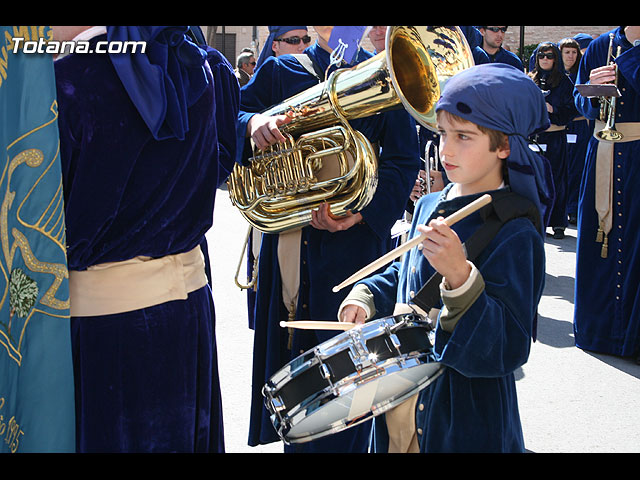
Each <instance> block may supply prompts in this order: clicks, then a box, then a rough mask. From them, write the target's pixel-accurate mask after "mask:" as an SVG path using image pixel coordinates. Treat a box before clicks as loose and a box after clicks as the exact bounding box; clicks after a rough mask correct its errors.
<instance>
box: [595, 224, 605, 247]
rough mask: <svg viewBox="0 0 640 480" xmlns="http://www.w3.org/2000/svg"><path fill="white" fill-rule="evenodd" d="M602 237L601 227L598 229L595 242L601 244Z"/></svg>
mask: <svg viewBox="0 0 640 480" xmlns="http://www.w3.org/2000/svg"><path fill="white" fill-rule="evenodd" d="M603 236H604V232H603V230H602V227H598V233H597V234H596V242H597V243H602V237H603Z"/></svg>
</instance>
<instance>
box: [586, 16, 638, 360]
mask: <svg viewBox="0 0 640 480" xmlns="http://www.w3.org/2000/svg"><path fill="white" fill-rule="evenodd" d="M639 29H640V27H637V26H635V27H629V26H621V27H617V28H615V29H613V30H612V31H611V32H607V33H605V34H603V35H601V36H599V37H598V38H596V39H594V40H593V42H591V44H590V45H589V48H588V49H587V50H586V52H585V53H584V56H583V57H582V61H581V62H580V68H579V70H578V76H577V79H576V84H587V83H591V84H600V83H608V82H611V81H613V80H614V79H615V75H614V74H613V73H612V67H607V66H606V65H607V64H608V63H609V61H610V59H608V58H607V53H608V48H609V33H611V34H612V35H613V45H612V47H613V48H612V53H613V55H614V56H615V55H616V52H617V49H618V47H620V48H621V50H620V55H618V56H617V57H616V60H615V63H616V65H617V68H618V81H617V86H618V90H619V91H620V93H621V95H622V96H621V97H620V98H618V100H617V102H616V108H615V128H616V130H618V131H619V132H621V133H623V135H624V138H623V139H622V141H620V142H616V143H611V142H605V141H599V140H598V139H597V138H595V137H592V138H591V140H590V142H589V146H588V148H587V158H586V163H585V167H584V168H585V172H584V175H583V177H582V184H581V189H580V191H581V197H580V200H579V203H578V241H577V247H576V262H577V264H576V282H575V306H574V333H575V341H576V346H577V347H578V348H581V349H583V350H587V351H593V352H600V353H605V354H610V355H617V356H622V357H627V356H634V357H636V358H637V357H638V355H639V353H640V352H639V350H640V305H639V304H638V298H639V296H640V237H639V236H638V228H637V226H638V224H639V222H640V202H638V185H640V162H639V161H638V160H639V159H640V141H639V140H640V132H639V131H638V122H640V70H639V66H640V41H638V38H639V37H640V35H639V33H638V30H639ZM574 98H575V103H576V106H577V108H578V111H580V112H581V113H582V114H583V115H584V116H585V117H586V118H588V119H591V120H595V121H596V126H595V131H596V132H597V131H599V130H601V129H602V128H603V122H602V121H600V119H599V113H600V104H599V102H598V99H597V98H588V97H583V96H582V95H581V94H580V92H578V90H577V89H576V90H575V91H574ZM600 165H602V166H603V170H604V171H603V172H602V173H599V169H598V166H600ZM609 165H610V166H609ZM606 172H610V173H606ZM607 192H610V193H607ZM601 199H602V200H601Z"/></svg>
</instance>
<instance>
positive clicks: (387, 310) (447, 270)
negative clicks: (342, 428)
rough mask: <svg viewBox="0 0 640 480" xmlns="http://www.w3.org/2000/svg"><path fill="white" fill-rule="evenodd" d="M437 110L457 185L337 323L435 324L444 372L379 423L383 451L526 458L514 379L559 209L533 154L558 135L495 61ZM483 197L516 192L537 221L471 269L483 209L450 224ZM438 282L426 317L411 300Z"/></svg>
mask: <svg viewBox="0 0 640 480" xmlns="http://www.w3.org/2000/svg"><path fill="white" fill-rule="evenodd" d="M436 109H437V115H438V116H437V119H438V130H439V132H440V135H441V139H440V160H441V163H442V165H443V167H444V169H445V171H446V172H447V175H448V177H449V179H450V180H451V183H450V184H449V185H447V187H446V188H445V189H444V190H443V191H442V192H436V193H431V194H428V195H425V196H423V197H422V198H420V200H419V201H418V202H417V204H416V209H415V215H414V218H413V222H412V226H411V230H410V232H409V238H415V237H416V236H419V235H421V234H422V235H424V237H425V239H424V240H423V241H422V243H421V244H419V245H418V247H417V248H413V249H412V250H410V251H408V252H407V253H406V254H404V256H403V257H402V258H401V260H399V261H396V262H394V263H392V264H391V265H390V266H388V267H387V268H386V270H384V271H383V272H382V273H378V274H375V275H373V276H371V277H368V278H365V279H363V280H361V281H360V282H358V283H356V285H355V286H354V287H353V289H352V290H351V292H350V293H349V294H348V296H347V298H346V299H345V301H344V302H343V303H342V305H341V308H340V310H339V312H338V315H339V319H340V320H341V321H343V322H355V323H363V322H365V321H367V320H369V319H373V318H381V317H385V316H390V315H394V314H401V313H408V312H410V311H412V310H413V311H418V312H420V313H422V314H424V315H427V314H428V313H429V311H430V312H432V313H431V315H430V317H431V318H433V320H432V321H433V322H435V337H434V338H435V340H434V352H433V353H434V356H435V358H436V361H438V362H440V363H441V364H443V365H444V366H445V367H446V368H445V371H444V373H443V374H442V375H440V376H439V377H438V378H437V379H436V380H435V381H434V382H433V383H432V384H431V385H429V386H428V387H427V388H425V389H423V390H422V391H421V392H419V393H418V394H417V395H415V396H414V397H413V398H411V399H409V400H407V401H406V402H404V403H403V404H401V405H398V406H397V407H395V408H394V409H392V410H390V411H388V412H386V413H385V414H384V415H380V416H379V417H376V418H375V419H374V422H375V427H374V430H375V441H374V450H375V451H376V452H383V453H386V452H394V453H395V452H398V453H400V452H402V453H405V452H476V451H489V452H522V451H524V440H523V433H522V428H521V423H520V417H519V412H518V401H517V396H516V384H515V377H514V372H515V371H516V369H517V368H519V367H520V366H522V365H523V364H524V363H525V362H526V361H527V359H528V355H529V350H530V346H531V341H532V338H533V339H535V329H536V315H537V306H538V303H539V301H540V298H541V296H542V291H543V287H544V276H545V253H544V228H545V225H546V222H547V221H548V217H549V211H550V208H551V205H552V202H553V198H552V197H553V186H552V180H551V173H550V167H549V165H548V162H547V161H546V160H545V159H544V157H542V155H540V154H539V153H537V152H534V151H533V150H531V149H530V148H529V145H528V138H529V137H530V136H531V135H533V134H535V133H536V132H539V131H542V130H544V129H546V128H548V126H549V117H548V115H547V109H546V105H545V101H544V97H543V95H542V93H541V91H540V89H539V88H538V87H537V86H536V85H535V84H534V83H533V82H532V81H531V80H530V79H529V78H528V77H527V76H526V75H525V74H524V73H523V72H521V71H519V70H518V69H516V68H515V67H512V66H510V65H506V64H500V63H493V64H484V65H478V66H475V67H472V68H470V69H468V70H465V71H463V72H460V73H458V74H456V75H455V76H454V77H453V78H451V79H450V80H449V82H448V83H447V84H446V86H445V88H444V90H443V93H442V97H441V99H440V101H439V102H438V104H437V107H436ZM509 192H511V193H509ZM486 193H489V194H490V195H491V196H492V198H493V199H494V201H493V203H492V204H490V205H489V206H488V207H490V206H492V205H496V199H497V198H499V196H500V195H503V194H510V195H511V194H516V195H515V197H514V198H518V199H520V200H523V201H524V202H525V204H526V205H529V206H530V212H533V213H532V215H530V217H529V218H525V217H518V218H515V219H513V220H510V221H508V222H506V223H504V224H501V227H500V229H499V231H498V233H497V235H496V236H495V237H493V239H492V240H491V241H490V242H489V243H488V245H487V247H486V248H484V249H482V250H481V251H480V253H479V255H477V256H476V257H475V258H474V259H473V260H470V259H469V258H468V257H467V253H466V246H468V245H469V241H470V240H472V234H473V233H474V232H475V231H476V230H478V229H479V228H480V227H481V225H482V224H483V220H484V215H483V213H482V212H483V210H480V211H479V212H476V213H472V214H470V215H469V216H467V217H466V218H463V219H461V220H459V221H458V222H457V223H456V224H455V227H454V228H452V227H450V226H449V225H448V224H447V223H446V222H445V220H444V217H447V216H448V215H450V214H451V213H452V212H456V211H458V210H460V209H461V208H463V207H465V206H466V205H468V204H470V203H471V202H472V201H474V200H476V199H478V198H479V197H481V196H482V195H483V194H486ZM503 198H506V197H503ZM495 208H496V209H497V205H496V206H495ZM496 211H497V210H496ZM470 237H471V238H470ZM434 274H439V275H441V276H442V281H441V282H440V284H439V287H437V288H438V290H437V291H436V292H437V293H439V295H438V297H439V298H440V300H439V302H438V303H437V304H435V305H433V308H432V309H429V311H427V310H424V309H420V308H417V305H415V304H413V300H417V299H416V298H415V296H416V295H420V293H421V292H420V290H421V288H422V287H423V285H425V284H426V283H427V281H428V280H429V279H430V278H439V277H432V276H433V275H434ZM421 310H422V311H421ZM435 313H437V316H436V315H435Z"/></svg>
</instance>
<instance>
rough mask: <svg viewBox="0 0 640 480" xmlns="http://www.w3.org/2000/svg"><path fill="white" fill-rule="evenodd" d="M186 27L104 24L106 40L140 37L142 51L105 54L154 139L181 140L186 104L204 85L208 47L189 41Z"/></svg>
mask: <svg viewBox="0 0 640 480" xmlns="http://www.w3.org/2000/svg"><path fill="white" fill-rule="evenodd" d="M188 30H189V27H156V26H115V27H114V26H107V40H108V41H144V42H146V51H145V53H140V52H139V51H138V53H134V54H110V55H109V57H110V59H111V62H112V64H113V66H114V68H115V70H116V72H117V74H118V77H119V78H120V80H121V81H122V84H123V85H124V88H125V89H126V90H127V93H128V94H129V97H130V98H131V101H132V102H133V103H134V104H135V106H136V108H137V109H138V112H140V115H141V116H142V118H143V119H144V121H145V123H146V124H147V126H148V127H149V130H151V133H152V134H153V136H154V137H155V138H156V139H158V140H164V139H167V138H174V137H175V138H178V139H180V140H183V139H184V137H185V134H186V132H187V131H188V130H189V121H188V116H187V109H188V108H189V107H190V106H191V105H193V104H194V103H195V102H196V101H197V100H198V99H199V98H200V96H201V95H202V93H203V92H204V91H205V88H206V87H207V85H208V80H207V76H206V73H205V67H204V63H205V60H206V59H207V52H206V51H205V50H204V49H202V48H200V47H199V46H197V45H196V44H195V43H193V42H192V41H191V40H190V39H189V37H187V35H186V33H187V32H188Z"/></svg>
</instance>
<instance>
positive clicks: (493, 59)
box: [473, 26, 524, 71]
mask: <svg viewBox="0 0 640 480" xmlns="http://www.w3.org/2000/svg"><path fill="white" fill-rule="evenodd" d="M507 28H509V27H488V26H481V27H478V29H479V30H480V33H481V34H482V44H481V45H480V46H477V47H475V48H474V49H473V59H474V61H475V63H476V65H480V64H482V63H506V64H508V65H513V66H514V67H516V68H518V69H520V70H522V71H524V65H523V64H522V61H521V60H520V59H519V58H518V56H517V55H516V54H514V53H512V52H510V51H509V50H505V49H504V48H503V47H502V43H503V42H504V35H505V33H506V32H507ZM487 57H488V58H487Z"/></svg>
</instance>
